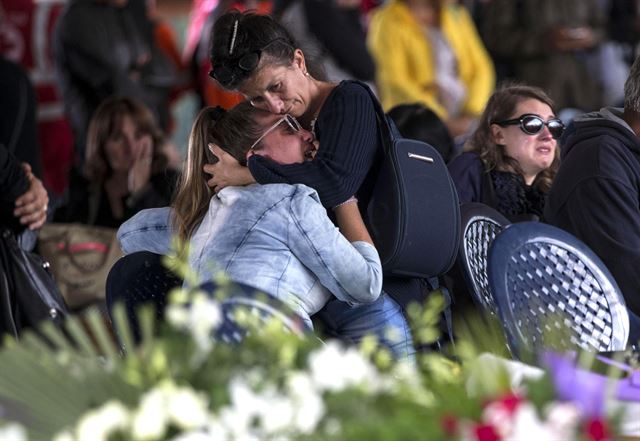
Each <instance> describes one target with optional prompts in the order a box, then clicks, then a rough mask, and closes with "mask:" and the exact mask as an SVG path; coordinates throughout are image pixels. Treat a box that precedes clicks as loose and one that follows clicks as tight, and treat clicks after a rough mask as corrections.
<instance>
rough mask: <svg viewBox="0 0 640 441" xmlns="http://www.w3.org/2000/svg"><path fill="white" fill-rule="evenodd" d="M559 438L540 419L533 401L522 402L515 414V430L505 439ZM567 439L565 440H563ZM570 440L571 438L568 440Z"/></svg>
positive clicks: (521, 440)
mask: <svg viewBox="0 0 640 441" xmlns="http://www.w3.org/2000/svg"><path fill="white" fill-rule="evenodd" d="M553 439H559V438H558V437H557V435H555V434H554V433H552V431H551V430H549V428H548V427H547V426H546V425H545V424H544V423H543V422H542V421H541V420H540V418H539V417H538V414H537V412H536V409H535V408H534V407H533V405H532V404H531V403H520V404H519V405H518V407H517V408H516V411H515V414H514V415H513V430H512V432H511V434H509V436H505V437H504V438H503V440H504V441H540V440H553ZM563 441H565V440H563ZM567 441H569V440H567Z"/></svg>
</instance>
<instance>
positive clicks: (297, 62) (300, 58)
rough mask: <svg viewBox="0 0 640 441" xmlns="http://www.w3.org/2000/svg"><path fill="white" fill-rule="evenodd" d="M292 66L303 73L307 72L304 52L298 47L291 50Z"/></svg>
mask: <svg viewBox="0 0 640 441" xmlns="http://www.w3.org/2000/svg"><path fill="white" fill-rule="evenodd" d="M293 66H294V67H297V68H298V69H300V70H301V71H302V73H304V74H305V75H306V74H307V62H306V60H305V58H304V53H303V52H302V51H301V50H300V49H296V50H295V51H294V52H293Z"/></svg>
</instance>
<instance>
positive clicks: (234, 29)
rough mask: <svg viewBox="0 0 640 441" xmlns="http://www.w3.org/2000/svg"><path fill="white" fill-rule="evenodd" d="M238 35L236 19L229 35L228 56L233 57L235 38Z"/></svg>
mask: <svg viewBox="0 0 640 441" xmlns="http://www.w3.org/2000/svg"><path fill="white" fill-rule="evenodd" d="M237 35H238V19H236V21H235V22H234V23H233V34H231V44H230V45H229V55H233V47H234V46H235V45H236V36H237Z"/></svg>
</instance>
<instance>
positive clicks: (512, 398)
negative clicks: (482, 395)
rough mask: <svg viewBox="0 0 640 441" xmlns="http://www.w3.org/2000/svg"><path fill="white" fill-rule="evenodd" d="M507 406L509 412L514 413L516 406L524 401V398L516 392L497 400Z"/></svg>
mask: <svg viewBox="0 0 640 441" xmlns="http://www.w3.org/2000/svg"><path fill="white" fill-rule="evenodd" d="M497 401H498V402H499V403H500V404H502V406H503V407H504V408H505V410H506V411H507V412H509V413H510V414H511V415H513V414H514V413H515V411H516V407H518V405H519V404H520V403H522V398H521V397H519V396H517V395H515V394H508V395H505V396H503V397H502V398H500V399H499V400H497Z"/></svg>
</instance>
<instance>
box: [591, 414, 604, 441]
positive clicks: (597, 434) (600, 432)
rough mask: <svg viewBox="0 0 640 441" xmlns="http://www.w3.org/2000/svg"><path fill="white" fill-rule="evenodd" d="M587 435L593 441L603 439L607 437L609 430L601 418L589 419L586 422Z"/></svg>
mask: <svg viewBox="0 0 640 441" xmlns="http://www.w3.org/2000/svg"><path fill="white" fill-rule="evenodd" d="M587 435H588V436H589V439H590V440H593V441H605V440H608V439H609V431H608V430H607V426H606V425H605V423H604V421H602V420H596V419H594V420H591V421H589V422H588V423H587Z"/></svg>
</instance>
